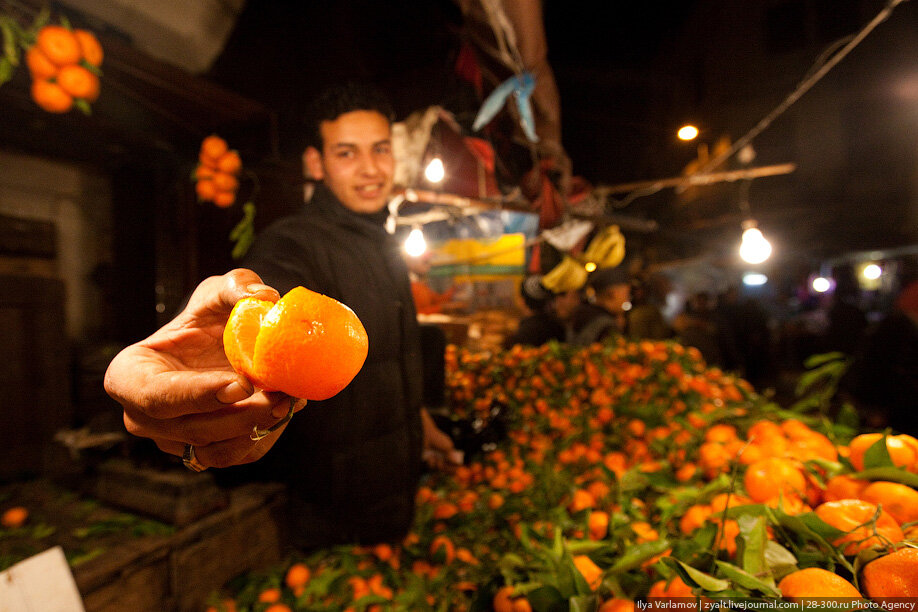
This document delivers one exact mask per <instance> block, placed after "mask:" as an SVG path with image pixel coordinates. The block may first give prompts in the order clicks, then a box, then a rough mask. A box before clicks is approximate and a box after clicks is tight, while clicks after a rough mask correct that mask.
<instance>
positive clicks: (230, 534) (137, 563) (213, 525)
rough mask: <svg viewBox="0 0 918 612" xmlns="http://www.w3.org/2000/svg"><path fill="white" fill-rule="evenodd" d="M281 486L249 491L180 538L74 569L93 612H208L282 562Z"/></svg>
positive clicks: (140, 545) (134, 546)
mask: <svg viewBox="0 0 918 612" xmlns="http://www.w3.org/2000/svg"><path fill="white" fill-rule="evenodd" d="M283 500H284V489H283V487H281V486H280V485H270V484H249V485H244V486H241V487H239V488H236V489H233V490H232V491H230V492H229V502H228V504H227V506H226V507H225V508H224V509H222V510H219V511H217V512H213V513H210V514H208V515H207V516H205V517H203V518H200V519H199V520H196V521H194V522H192V523H190V524H188V525H186V526H184V527H182V528H181V529H179V530H178V531H176V532H175V533H173V534H172V535H169V536H161V537H153V538H147V539H142V540H139V541H137V540H134V541H127V542H125V545H124V546H123V547H120V548H118V549H113V550H110V551H107V552H106V554H105V555H103V556H100V557H97V558H96V559H93V560H91V561H87V562H86V563H84V564H82V565H79V566H78V567H76V568H74V571H73V573H74V578H75V580H76V583H77V588H78V589H79V590H80V594H81V595H82V597H83V603H84V606H85V608H86V612H123V611H124V610H130V611H131V612H201V611H202V610H204V609H205V608H206V601H207V598H208V596H209V595H210V594H211V593H212V592H214V591H215V590H218V589H219V588H220V587H222V586H223V585H224V584H226V582H227V581H229V580H230V579H232V578H233V577H235V576H238V575H240V574H242V573H245V572H247V571H252V570H258V569H263V568H266V567H269V566H270V565H272V564H275V563H278V562H279V561H280V560H281V556H282V554H283V549H284V547H283V542H282V537H281V530H280V528H279V526H278V524H277V522H276V518H275V517H276V516H277V513H278V512H279V510H280V508H281V507H282V506H283Z"/></svg>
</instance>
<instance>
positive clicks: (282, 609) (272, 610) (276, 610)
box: [265, 603, 293, 612]
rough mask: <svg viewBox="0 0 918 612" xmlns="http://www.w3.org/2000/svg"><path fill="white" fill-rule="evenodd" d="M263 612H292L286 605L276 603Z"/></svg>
mask: <svg viewBox="0 0 918 612" xmlns="http://www.w3.org/2000/svg"><path fill="white" fill-rule="evenodd" d="M265 612H293V610H291V609H290V606H288V605H287V604H282V603H276V604H271V605H270V606H268V607H267V608H265Z"/></svg>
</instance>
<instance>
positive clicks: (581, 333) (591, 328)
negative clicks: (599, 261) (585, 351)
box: [571, 265, 631, 346]
mask: <svg viewBox="0 0 918 612" xmlns="http://www.w3.org/2000/svg"><path fill="white" fill-rule="evenodd" d="M585 294H586V299H585V300H584V301H583V302H582V303H581V304H580V305H579V306H578V307H577V308H576V309H575V311H574V314H573V315H572V316H571V331H572V333H573V335H572V343H573V344H576V345H578V346H587V345H589V344H593V343H594V342H603V341H604V340H606V339H607V338H609V337H612V336H614V335H623V334H625V333H626V332H627V327H628V318H627V309H628V308H630V306H631V277H630V274H629V273H628V271H627V270H626V269H625V268H624V266H621V265H619V266H616V267H615V268H600V269H599V270H596V271H594V272H593V273H592V274H590V277H589V279H588V280H587V286H586V290H585Z"/></svg>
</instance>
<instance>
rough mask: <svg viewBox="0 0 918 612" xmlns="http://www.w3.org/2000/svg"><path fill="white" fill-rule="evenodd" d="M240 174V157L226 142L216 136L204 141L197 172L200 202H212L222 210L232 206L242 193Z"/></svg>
mask: <svg viewBox="0 0 918 612" xmlns="http://www.w3.org/2000/svg"><path fill="white" fill-rule="evenodd" d="M241 170H242V159H241V158H240V157H239V153H238V152H237V151H235V150H233V149H230V148H229V145H227V144H226V141H225V140H224V139H223V138H221V137H219V136H217V135H216V134H211V135H210V136H208V137H207V138H205V139H204V140H203V141H201V152H200V153H199V154H198V167H197V168H196V169H195V171H194V179H195V181H196V185H195V192H196V193H197V194H198V200H199V201H201V202H213V203H214V204H215V205H216V206H218V207H220V208H228V207H230V206H232V205H233V203H234V202H235V201H236V192H237V191H238V190H239V173H240V171H241Z"/></svg>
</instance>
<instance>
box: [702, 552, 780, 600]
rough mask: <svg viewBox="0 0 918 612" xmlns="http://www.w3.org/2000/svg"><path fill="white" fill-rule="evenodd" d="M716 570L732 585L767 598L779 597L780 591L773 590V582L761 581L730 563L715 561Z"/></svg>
mask: <svg viewBox="0 0 918 612" xmlns="http://www.w3.org/2000/svg"><path fill="white" fill-rule="evenodd" d="M717 568H718V569H719V570H720V573H721V575H723V576H724V577H725V578H727V579H728V580H730V581H731V582H733V584H736V585H739V586H741V587H743V588H746V589H749V590H751V591H759V592H761V593H763V594H764V595H767V596H768V597H781V591H779V590H778V589H776V588H775V585H774V581H773V580H771V581H765V580H761V579H759V578H757V577H756V576H755V575H753V574H750V573H749V572H747V571H745V570H743V569H740V568H739V567H737V566H735V565H733V564H732V563H726V562H724V561H717Z"/></svg>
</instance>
